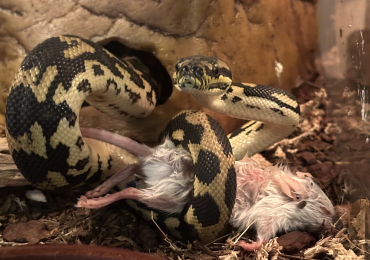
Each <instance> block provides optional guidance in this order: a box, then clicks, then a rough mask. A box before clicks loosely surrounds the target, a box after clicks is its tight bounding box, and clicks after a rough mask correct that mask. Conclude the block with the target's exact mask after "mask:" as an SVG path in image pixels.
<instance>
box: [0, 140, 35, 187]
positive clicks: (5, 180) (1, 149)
mask: <svg viewBox="0 0 370 260" xmlns="http://www.w3.org/2000/svg"><path fill="white" fill-rule="evenodd" d="M25 185H30V183H29V182H28V181H27V180H26V179H25V178H24V177H23V175H22V174H21V173H20V172H19V170H18V168H17V166H16V165H15V164H14V161H13V159H12V156H11V155H10V153H9V149H8V143H7V142H6V138H5V137H1V138H0V188H1V187H8V186H25Z"/></svg>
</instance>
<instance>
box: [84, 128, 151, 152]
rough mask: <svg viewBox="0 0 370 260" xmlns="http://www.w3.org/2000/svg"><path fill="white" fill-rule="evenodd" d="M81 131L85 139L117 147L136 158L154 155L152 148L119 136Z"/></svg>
mask: <svg viewBox="0 0 370 260" xmlns="http://www.w3.org/2000/svg"><path fill="white" fill-rule="evenodd" d="M80 130H81V134H82V136H83V137H87V138H92V139H96V140H99V141H102V142H106V143H109V144H112V145H115V146H117V147H120V148H122V149H124V150H126V151H128V152H129V153H132V154H133V155H136V156H149V155H152V153H153V149H152V148H150V147H148V146H146V145H144V144H139V143H138V142H136V141H134V140H132V139H130V138H128V137H125V136H122V135H119V134H115V133H111V132H109V131H106V130H101V129H95V128H81V129H80Z"/></svg>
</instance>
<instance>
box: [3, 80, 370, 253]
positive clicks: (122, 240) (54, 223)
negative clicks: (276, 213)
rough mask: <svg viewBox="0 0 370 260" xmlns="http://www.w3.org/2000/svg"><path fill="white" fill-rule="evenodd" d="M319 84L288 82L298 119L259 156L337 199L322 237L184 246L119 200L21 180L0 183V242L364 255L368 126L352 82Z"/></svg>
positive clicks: (302, 234) (289, 236) (304, 235)
mask: <svg viewBox="0 0 370 260" xmlns="http://www.w3.org/2000/svg"><path fill="white" fill-rule="evenodd" d="M322 86H323V82H322V81H320V78H317V79H315V83H309V82H302V83H301V84H300V85H299V86H298V87H297V88H296V89H295V92H294V94H295V95H296V96H297V98H298V100H299V102H300V104H301V109H302V119H301V123H300V125H299V126H298V128H297V130H296V131H295V132H294V133H293V134H292V135H291V136H290V137H289V139H285V140H282V141H281V142H279V143H278V144H276V145H274V146H272V147H270V148H269V149H267V150H266V151H264V152H262V153H261V155H262V160H267V162H268V163H272V164H277V163H282V164H286V165H289V167H290V168H291V169H292V171H293V172H295V171H303V172H309V173H311V174H312V175H313V177H314V179H315V181H316V182H317V183H318V184H319V185H320V187H322V188H323V190H324V191H325V193H326V194H327V195H328V197H329V198H330V199H331V200H332V202H333V204H334V205H336V206H337V207H336V210H337V213H338V217H339V220H338V221H337V223H335V224H336V225H335V226H333V229H332V230H331V231H330V232H329V233H327V234H325V236H322V237H314V236H312V235H310V234H308V233H306V232H291V233H289V234H285V235H283V236H281V237H280V238H279V239H273V240H270V242H269V243H268V244H266V245H265V246H264V247H263V248H262V249H261V250H258V251H256V252H252V253H250V252H243V251H242V250H241V249H240V248H239V247H237V246H234V245H233V243H232V241H231V239H230V238H231V237H234V235H236V234H230V235H229V237H230V238H229V239H228V240H226V242H225V241H222V240H220V241H216V242H214V243H212V244H210V245H206V246H203V245H200V244H197V243H195V244H192V245H190V244H188V245H186V244H183V243H180V242H178V241H176V240H174V239H172V238H171V237H170V236H168V235H166V234H164V233H163V232H162V231H161V230H160V229H159V228H158V227H157V226H156V225H155V223H153V222H147V221H144V220H142V219H141V218H139V217H137V216H136V215H135V213H134V212H132V211H131V210H130V208H128V207H127V206H126V205H125V203H124V201H118V202H116V203H114V204H112V205H109V206H107V207H104V208H102V209H98V210H88V209H82V208H76V207H74V205H75V203H76V198H78V196H79V195H80V194H81V193H78V192H74V193H72V192H70V193H66V192H65V193H61V194H58V193H57V194H55V193H48V192H45V195H46V197H47V202H46V203H42V202H35V201H32V200H29V199H27V198H26V197H25V191H26V190H29V189H32V187H30V186H23V187H5V188H0V246H3V247H4V246H17V245H23V244H91V245H103V246H108V247H118V248H125V249H131V250H136V251H142V252H147V253H150V254H153V255H157V256H161V257H165V258H168V259H214V258H217V257H218V258H221V259H281V260H283V259H365V258H364V254H366V250H367V248H366V245H367V243H368V242H367V240H366V237H369V236H367V235H368V234H367V232H369V231H368V230H369V229H366V222H365V219H366V218H367V217H368V214H369V212H370V209H369V201H368V200H367V199H366V198H368V193H369V189H368V188H367V187H369V182H370V177H369V174H368V169H369V165H370V156H368V155H370V154H369V153H370V147H369V146H370V145H369V142H367V141H366V140H367V139H366V138H367V135H368V133H370V131H368V129H370V127H369V126H368V125H367V122H364V121H362V120H361V118H362V116H363V113H364V112H363V111H361V104H359V103H358V100H359V98H358V96H357V92H356V91H357V90H356V89H357V86H356V85H354V84H352V85H351V84H348V82H344V81H342V82H339V83H338V82H334V83H330V82H327V83H326V86H325V88H323V87H322ZM348 86H352V89H351V87H348ZM343 93H347V94H346V95H343ZM359 122H362V124H361V123H360V124H359ZM368 127H369V128H368ZM256 158H257V159H256V160H259V159H261V156H259V157H256ZM258 158H259V159H258ZM0 180H1V176H0ZM367 225H368V224H367ZM281 245H284V247H283V248H282V247H281Z"/></svg>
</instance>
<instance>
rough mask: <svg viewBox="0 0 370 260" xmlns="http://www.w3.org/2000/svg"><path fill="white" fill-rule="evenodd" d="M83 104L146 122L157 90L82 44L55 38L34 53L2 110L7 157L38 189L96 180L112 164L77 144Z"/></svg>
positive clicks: (104, 53)
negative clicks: (142, 118) (5, 130)
mask: <svg viewBox="0 0 370 260" xmlns="http://www.w3.org/2000/svg"><path fill="white" fill-rule="evenodd" d="M84 100H86V101H88V102H89V103H90V104H91V105H93V106H94V107H96V108H97V109H99V110H100V111H101V112H103V113H109V115H111V116H113V117H117V118H122V117H125V116H126V117H145V116H147V115H148V114H149V113H150V112H151V111H152V109H153V108H154V107H155V103H156V88H155V84H153V83H152V82H151V79H150V78H149V77H148V76H146V75H144V74H142V72H141V71H140V70H137V69H135V67H133V65H131V64H130V63H128V62H125V61H121V60H119V59H117V58H116V57H114V56H113V55H112V54H110V53H109V52H108V51H106V50H105V49H104V48H102V47H101V46H100V45H98V44H96V43H93V42H91V41H88V40H85V39H82V38H80V37H75V36H61V37H54V38H50V39H48V40H46V41H44V42H43V43H41V44H39V45H38V46H36V47H35V48H34V49H33V50H32V51H31V52H30V53H29V54H28V56H27V57H26V58H25V59H24V61H23V62H22V64H21V69H20V70H19V72H18V74H17V75H16V77H15V79H14V81H13V84H12V88H11V91H10V94H9V96H8V100H7V107H6V109H7V111H6V125H7V139H8V143H9V148H10V151H11V153H12V156H13V158H14V161H15V163H16V165H17V167H18V168H19V170H20V171H21V172H22V174H23V175H24V176H25V177H26V179H27V180H28V181H30V182H31V183H33V184H34V185H35V186H36V187H38V188H41V189H56V188H62V187H73V186H76V185H79V184H81V183H85V182H96V181H100V180H101V179H103V178H102V175H103V174H104V171H105V170H106V169H108V168H109V167H110V164H111V162H110V157H109V156H105V158H103V157H102V156H101V155H100V154H99V152H97V151H94V150H92V149H91V147H90V146H89V145H87V144H86V143H85V142H84V140H83V139H82V136H81V133H80V127H79V124H78V122H79V111H80V109H81V105H82V103H83V101H84ZM105 177H106V176H105Z"/></svg>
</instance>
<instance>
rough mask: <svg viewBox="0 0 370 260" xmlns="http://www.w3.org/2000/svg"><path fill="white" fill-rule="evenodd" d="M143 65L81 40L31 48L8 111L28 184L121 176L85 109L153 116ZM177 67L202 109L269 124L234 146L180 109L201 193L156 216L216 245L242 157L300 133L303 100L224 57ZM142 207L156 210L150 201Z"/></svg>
mask: <svg viewBox="0 0 370 260" xmlns="http://www.w3.org/2000/svg"><path fill="white" fill-rule="evenodd" d="M135 64H136V63H135V62H130V61H129V60H124V61H122V60H119V59H117V58H116V57H114V56H113V55H112V54H110V53H109V52H108V51H106V50H105V49H104V48H102V47H101V46H100V45H98V44H95V43H93V42H91V41H88V40H85V39H82V38H80V37H76V36H61V37H54V38H50V39H48V40H46V41H44V42H43V43H41V44H39V45H38V46H36V47H35V48H34V49H33V50H32V51H31V52H30V53H29V55H28V56H27V57H26V58H25V59H24V61H23V62H22V65H21V69H20V70H19V72H18V74H17V75H16V77H15V79H14V82H13V85H12V88H11V91H10V94H9V97H8V101H7V112H6V124H7V140H8V143H9V149H10V151H11V153H12V156H13V158H14V161H15V163H16V165H17V167H18V168H19V170H20V171H21V173H22V174H23V175H24V176H25V178H26V179H27V180H28V181H30V182H31V183H32V184H34V185H35V186H36V187H38V188H40V189H50V190H54V189H60V188H70V187H75V186H78V185H82V184H85V183H96V182H99V181H103V180H104V179H106V178H108V177H109V176H110V175H111V174H113V173H114V170H113V169H114V167H112V165H114V164H115V162H114V160H113V159H112V157H111V156H110V154H109V153H107V152H104V153H103V152H101V151H98V150H97V149H94V148H93V146H91V145H89V143H88V140H87V139H85V140H84V139H83V138H82V136H81V132H80V127H79V123H78V122H79V111H80V108H81V105H82V103H83V102H84V101H87V102H89V103H90V104H91V105H93V106H94V107H96V108H97V109H98V110H100V111H101V112H103V113H107V114H109V115H110V116H113V117H117V118H122V117H126V118H140V117H145V116H147V115H148V114H150V113H151V111H152V110H153V108H154V107H155V105H156V100H157V99H158V98H159V97H158V95H159V93H160V92H161V91H160V88H159V87H158V85H157V83H156V81H155V80H153V79H152V78H151V77H150V76H149V75H147V74H146V73H144V71H143V70H142V68H140V67H136V66H135ZM176 69H177V72H176V73H175V74H174V83H175V86H176V87H177V88H178V89H179V90H181V91H188V92H190V93H191V94H192V95H193V96H194V98H195V99H196V100H198V101H200V102H201V103H202V105H204V106H206V107H209V108H211V109H214V110H216V111H219V112H223V113H226V114H229V115H231V116H235V117H239V118H248V119H253V120H260V121H262V122H263V123H262V122H255V121H251V122H249V123H247V124H246V125H245V126H244V127H242V128H241V129H240V130H238V131H236V132H235V133H233V134H231V135H230V141H231V144H230V141H229V139H228V137H227V136H226V134H225V133H224V131H223V129H222V128H221V126H220V125H219V124H218V123H217V122H216V121H215V120H214V119H213V118H211V117H210V116H207V115H206V114H204V113H202V112H197V111H184V112H181V113H179V114H178V115H176V116H175V117H174V118H173V119H172V120H171V122H170V123H169V124H168V126H167V128H166V129H165V131H164V136H168V137H169V138H170V139H171V140H172V141H173V142H174V143H175V144H176V145H177V146H180V147H183V148H184V149H186V150H187V151H188V152H189V153H190V154H191V156H192V159H193V162H194V166H195V180H194V190H193V196H192V199H191V201H190V202H189V203H188V204H187V205H186V206H185V208H184V210H183V212H182V213H180V214H178V215H166V214H163V213H161V212H155V213H154V218H155V219H156V221H157V222H158V223H160V224H161V225H162V226H163V227H165V228H166V229H167V230H169V231H170V232H171V233H172V234H173V235H174V236H176V237H179V238H181V239H183V240H185V241H186V240H195V239H199V240H200V241H202V242H203V243H207V242H210V241H212V240H214V239H216V238H217V237H218V236H219V235H220V233H221V232H222V231H223V230H224V228H225V227H226V225H227V223H228V220H229V217H230V214H231V211H232V208H233V206H234V202H235V194H236V174H235V169H234V163H235V161H234V156H235V157H236V158H238V159H240V158H242V157H243V156H244V155H245V153H246V152H248V153H249V155H251V154H253V153H256V152H258V151H260V150H262V149H263V148H264V147H266V146H268V145H270V144H272V143H274V142H276V141H278V140H280V139H281V138H283V137H285V136H286V135H288V134H289V133H291V132H292V131H293V130H294V127H295V126H296V125H297V124H298V120H299V106H298V103H297V102H296V100H295V98H294V97H293V96H292V95H290V94H289V93H286V92H285V91H282V90H278V89H275V88H272V87H267V86H260V85H254V84H240V83H232V80H231V71H230V69H229V68H228V66H227V65H226V63H224V62H223V61H221V60H219V59H217V58H214V57H203V56H192V57H188V58H184V59H181V60H180V61H179V62H178V63H177V65H176ZM233 154H234V155H233ZM133 206H134V207H135V205H133ZM138 210H139V211H141V212H142V213H143V214H144V215H146V216H150V211H148V210H147V209H145V208H144V207H140V208H138Z"/></svg>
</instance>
